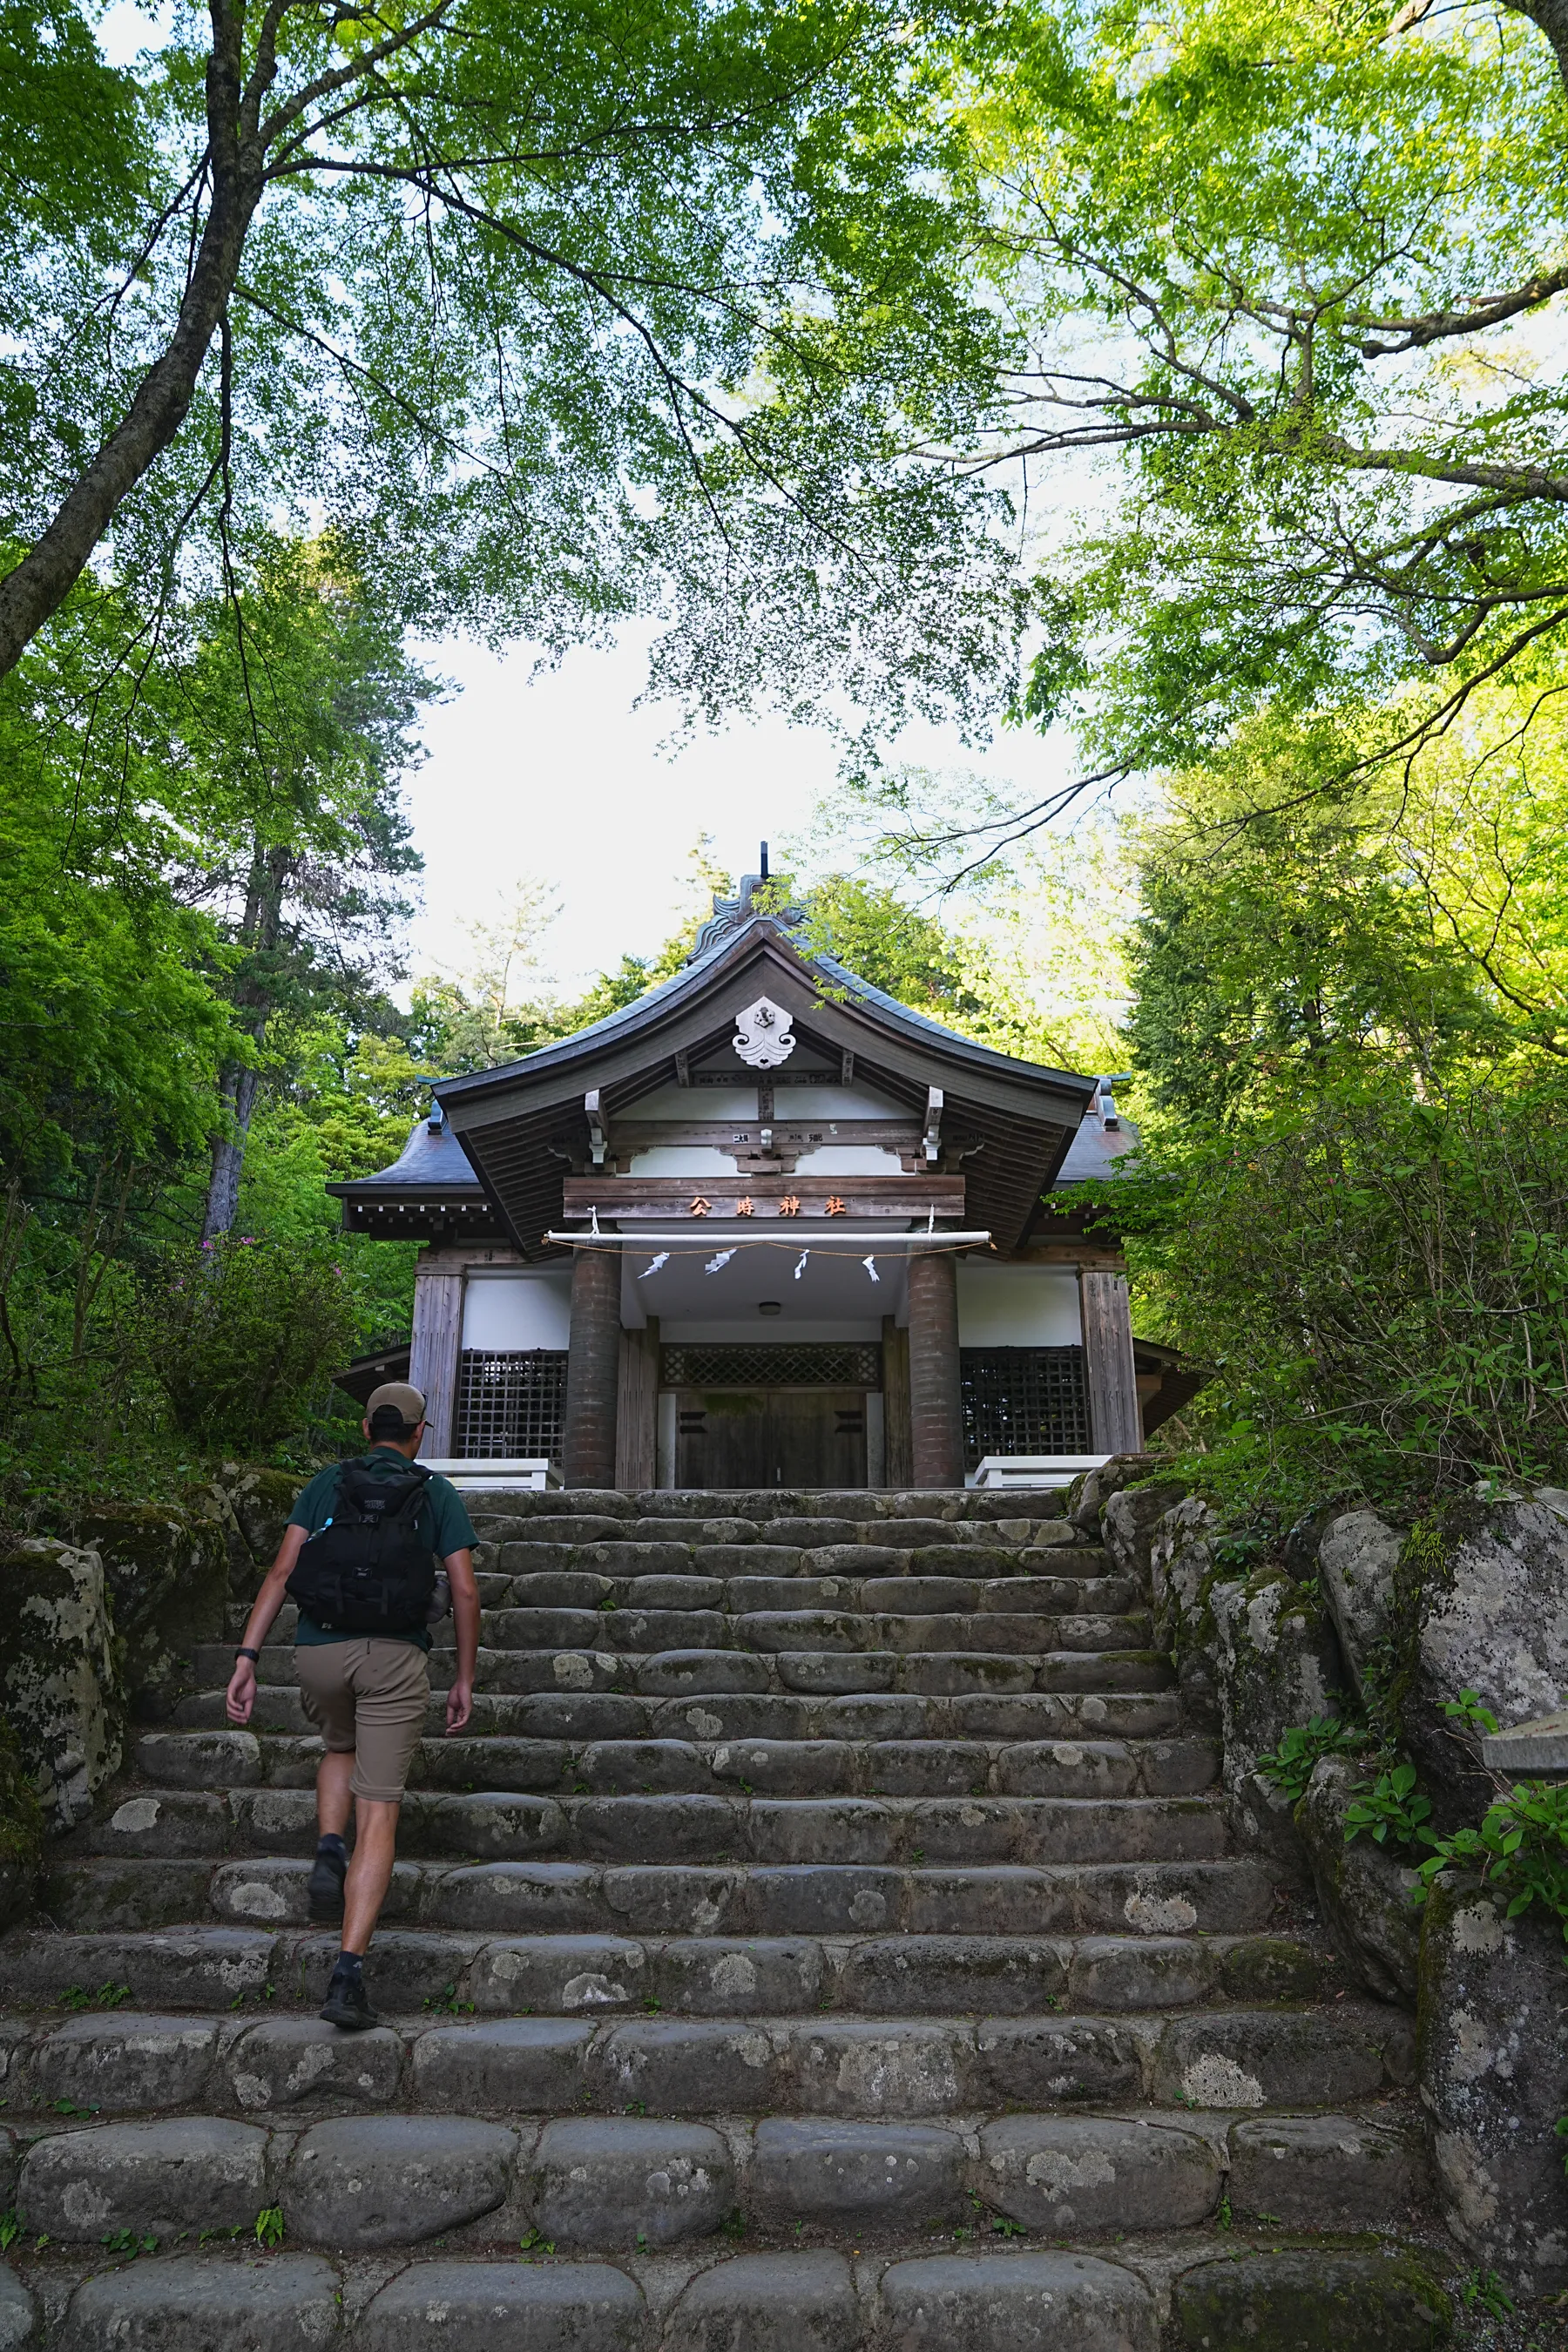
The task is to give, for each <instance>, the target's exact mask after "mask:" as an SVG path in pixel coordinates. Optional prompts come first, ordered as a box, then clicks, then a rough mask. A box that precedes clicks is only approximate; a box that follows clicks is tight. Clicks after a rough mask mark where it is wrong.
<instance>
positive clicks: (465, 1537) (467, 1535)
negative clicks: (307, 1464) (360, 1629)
mask: <svg viewBox="0 0 1568 2352" xmlns="http://www.w3.org/2000/svg"><path fill="white" fill-rule="evenodd" d="M360 1459H361V1460H362V1461H363V1463H364V1464H365V1465H366V1467H367V1468H368V1469H369V1470H370V1471H371V1472H372V1473H373V1474H374V1475H375V1476H377V1477H381V1478H395V1477H396V1476H398V1475H399V1474H400V1473H401V1472H403V1471H405V1470H406V1469H407V1468H408V1458H407V1456H406V1454H399V1452H398V1451H397V1448H396V1447H395V1445H373V1446H372V1447H371V1449H370V1452H369V1453H368V1454H362V1455H361V1456H360ZM337 1499H338V1465H333V1467H332V1468H331V1469H330V1470H318V1471H317V1473H316V1475H315V1476H314V1477H313V1478H312V1479H311V1481H310V1485H309V1486H305V1487H303V1488H301V1490H300V1499H299V1501H298V1502H297V1503H296V1504H295V1506H294V1507H293V1509H292V1510H291V1511H290V1512H289V1526H290V1527H291V1528H304V1530H305V1532H306V1534H307V1535H312V1536H313V1535H316V1534H318V1533H319V1532H320V1530H321V1528H324V1527H325V1526H326V1524H327V1522H328V1520H329V1519H330V1518H331V1516H332V1512H333V1510H334V1508H335V1507H336V1505H337ZM414 1526H415V1530H416V1533H417V1534H418V1535H420V1536H421V1537H423V1538H424V1540H425V1541H426V1543H427V1544H428V1545H429V1547H430V1549H431V1550H432V1551H433V1552H434V1553H436V1555H437V1558H438V1559H449V1558H450V1557H451V1555H452V1553H453V1552H455V1551H466V1550H467V1549H468V1547H469V1546H470V1545H471V1544H472V1543H473V1541H474V1530H473V1525H472V1523H471V1521H470V1520H469V1517H468V1512H467V1511H466V1510H465V1509H464V1507H463V1498H462V1496H461V1495H459V1494H458V1490H457V1488H456V1486H453V1484H452V1482H451V1480H450V1479H449V1478H443V1477H442V1476H441V1475H440V1473H439V1472H438V1471H437V1472H436V1473H434V1474H433V1475H432V1476H431V1479H430V1482H429V1484H428V1485H427V1486H426V1489H425V1498H424V1500H423V1502H422V1503H421V1504H420V1506H419V1510H418V1513H417V1516H416V1518H415V1521H414ZM359 1638H360V1636H359V1635H358V1634H355V1633H328V1632H327V1630H326V1627H325V1626H324V1625H318V1624H317V1622H316V1621H315V1619H314V1618H313V1617H307V1616H306V1614H305V1612H304V1611H303V1610H301V1611H300V1624H299V1630H298V1632H297V1633H295V1636H294V1639H295V1641H296V1642H297V1643H300V1646H301V1647H302V1648H305V1649H310V1647H311V1646H312V1645H313V1644H314V1643H318V1642H353V1641H357V1640H359ZM394 1638H395V1640H397V1641H400V1642H412V1643H415V1645H416V1647H417V1648H419V1649H421V1650H427V1649H428V1648H429V1647H430V1636H429V1633H427V1632H426V1629H425V1628H424V1627H423V1626H421V1627H420V1629H419V1631H418V1632H417V1633H399V1634H397V1635H395V1636H394Z"/></svg>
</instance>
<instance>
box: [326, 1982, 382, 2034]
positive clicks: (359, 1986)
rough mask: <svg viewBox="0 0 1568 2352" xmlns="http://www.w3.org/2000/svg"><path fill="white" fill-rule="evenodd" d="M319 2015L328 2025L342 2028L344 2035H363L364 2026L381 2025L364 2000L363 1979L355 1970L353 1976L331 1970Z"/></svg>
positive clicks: (368, 2003)
mask: <svg viewBox="0 0 1568 2352" xmlns="http://www.w3.org/2000/svg"><path fill="white" fill-rule="evenodd" d="M321 2015H322V2017H323V2018H324V2019H325V2021H326V2022H327V2023H328V2024H329V2025H340V2026H342V2030H343V2032H345V2033H363V2032H364V2030H365V2028H366V2026H368V2025H379V2024H380V2023H381V2020H380V2018H379V2017H378V2016H377V2015H376V2013H375V2011H374V2009H372V2007H371V2005H370V2002H369V2001H368V2000H366V1998H365V1990H364V1979H363V1977H362V1976H361V1975H360V1974H359V1972H358V1970H357V1969H356V1970H355V1971H354V1972H353V1975H351V1974H350V1973H349V1971H348V1970H347V1969H333V1970H332V1980H331V1984H330V1985H329V1986H328V1987H327V2000H326V2006H325V2008H324V2009H323V2010H322V2011H321Z"/></svg>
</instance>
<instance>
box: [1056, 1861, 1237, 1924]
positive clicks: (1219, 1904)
mask: <svg viewBox="0 0 1568 2352" xmlns="http://www.w3.org/2000/svg"><path fill="white" fill-rule="evenodd" d="M1075 1884H1076V1886H1077V1889H1078V1900H1079V1925H1080V1926H1081V1927H1084V1928H1086V1929H1089V1930H1094V1929H1097V1928H1098V1929H1107V1930H1110V1931H1113V1932H1117V1931H1121V1930H1123V1929H1124V1930H1125V1931H1126V1932H1127V1933H1128V1934H1130V1935H1134V1936H1184V1935H1186V1934H1188V1933H1189V1932H1190V1930H1192V1929H1193V1928H1194V1927H1195V1928H1196V1929H1197V1930H1198V1932H1199V1934H1200V1935H1205V1936H1225V1935H1241V1934H1244V1933H1245V1932H1246V1931H1247V1929H1248V1928H1254V1927H1263V1926H1265V1925H1266V1923H1267V1922H1268V1919H1269V1917H1270V1916H1272V1913H1273V1910H1274V1899H1275V1898H1274V1879H1273V1874H1272V1873H1271V1872H1270V1871H1268V1869H1267V1868H1266V1867H1265V1866H1264V1864H1262V1863H1260V1862H1258V1861H1255V1860H1253V1859H1251V1858H1250V1857H1248V1858H1246V1859H1237V1860H1236V1861H1231V1862H1194V1863H1163V1864H1134V1865H1132V1866H1131V1867H1128V1866H1127V1865H1125V1864H1093V1863H1086V1864H1082V1865H1081V1866H1080V1868H1079V1870H1078V1871H1077V1872H1076V1873H1075Z"/></svg>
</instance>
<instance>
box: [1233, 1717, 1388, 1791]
mask: <svg viewBox="0 0 1568 2352" xmlns="http://www.w3.org/2000/svg"><path fill="white" fill-rule="evenodd" d="M1366 1744H1367V1730H1366V1726H1365V1725H1364V1724H1363V1723H1354V1722H1350V1721H1347V1720H1346V1718H1345V1717H1343V1716H1338V1715H1315V1716H1314V1717H1312V1719H1311V1721H1310V1723H1297V1724H1292V1725H1291V1727H1290V1728H1289V1731H1287V1732H1286V1733H1285V1735H1284V1737H1283V1738H1281V1740H1280V1742H1279V1747H1278V1748H1271V1749H1270V1750H1269V1752H1268V1755H1267V1756H1260V1757H1259V1758H1258V1770H1259V1771H1260V1772H1261V1773H1262V1775H1263V1777H1264V1779H1265V1780H1268V1781H1271V1782H1272V1783H1273V1785H1274V1787H1275V1788H1276V1789H1278V1790H1279V1793H1280V1794H1281V1796H1283V1797H1288V1798H1289V1801H1290V1802H1291V1803H1292V1804H1293V1805H1294V1804H1299V1803H1300V1801H1301V1799H1302V1798H1303V1797H1304V1796H1305V1795H1306V1793H1307V1785H1308V1783H1309V1781H1310V1780H1311V1777H1312V1774H1313V1772H1314V1771H1315V1770H1316V1769H1317V1767H1318V1765H1319V1764H1320V1762H1321V1760H1322V1759H1323V1758H1324V1757H1325V1756H1356V1755H1360V1754H1361V1753H1362V1752H1363V1750H1364V1748H1365V1747H1366Z"/></svg>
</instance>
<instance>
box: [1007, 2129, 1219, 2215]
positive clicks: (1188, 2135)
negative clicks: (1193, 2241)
mask: <svg viewBox="0 0 1568 2352" xmlns="http://www.w3.org/2000/svg"><path fill="white" fill-rule="evenodd" d="M980 2151H981V2156H980V2164H979V2167H978V2168H977V2170H976V2173H975V2176H974V2178H975V2185H976V2186H977V2188H978V2189H979V2190H980V2193H981V2195H982V2196H983V2197H984V2199H985V2200H986V2201H987V2203H989V2204H992V2205H994V2206H995V2207H996V2208H997V2210H999V2211H1000V2212H1003V2213H1005V2214H1006V2215H1007V2216H1008V2217H1009V2219H1010V2220H1012V2221H1021V2222H1023V2223H1024V2224H1025V2226H1026V2228H1028V2229H1031V2230H1043V2231H1046V2232H1047V2235H1048V2236H1050V2237H1055V2238H1063V2237H1069V2236H1075V2235H1082V2236H1085V2237H1097V2236H1100V2235H1102V2234H1105V2233H1107V2232H1110V2231H1148V2230H1189V2229H1192V2228H1193V2227H1194V2225H1195V2224H1196V2223H1197V2222H1199V2221H1204V2220H1205V2219H1206V2218H1207V2216H1208V2215H1209V2214H1210V2213H1212V2212H1213V2211H1214V2210H1215V2206H1216V2205H1217V2204H1218V2202H1219V2193H1220V2185H1221V2180H1222V2178H1223V2174H1222V2168H1221V2164H1220V2160H1219V2158H1218V2156H1217V2154H1216V2153H1215V2149H1214V2148H1213V2147H1211V2146H1210V2144H1209V2142H1208V2141H1207V2140H1206V2139H1202V2138H1200V2137H1198V2135H1197V2134H1196V2133H1195V2132H1185V2131H1178V2130H1175V2129H1173V2127H1172V2126H1169V2125H1167V2124H1164V2123H1152V2122H1150V2121H1147V2120H1146V2119H1145V2118H1144V2117H1142V2116H1132V2117H1126V2116H1007V2117H1006V2118H1005V2120H1004V2121H1002V2122H1000V2123H994V2124H987V2125H986V2126H985V2128H984V2131H983V2132H982V2133H981V2135H980Z"/></svg>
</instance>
